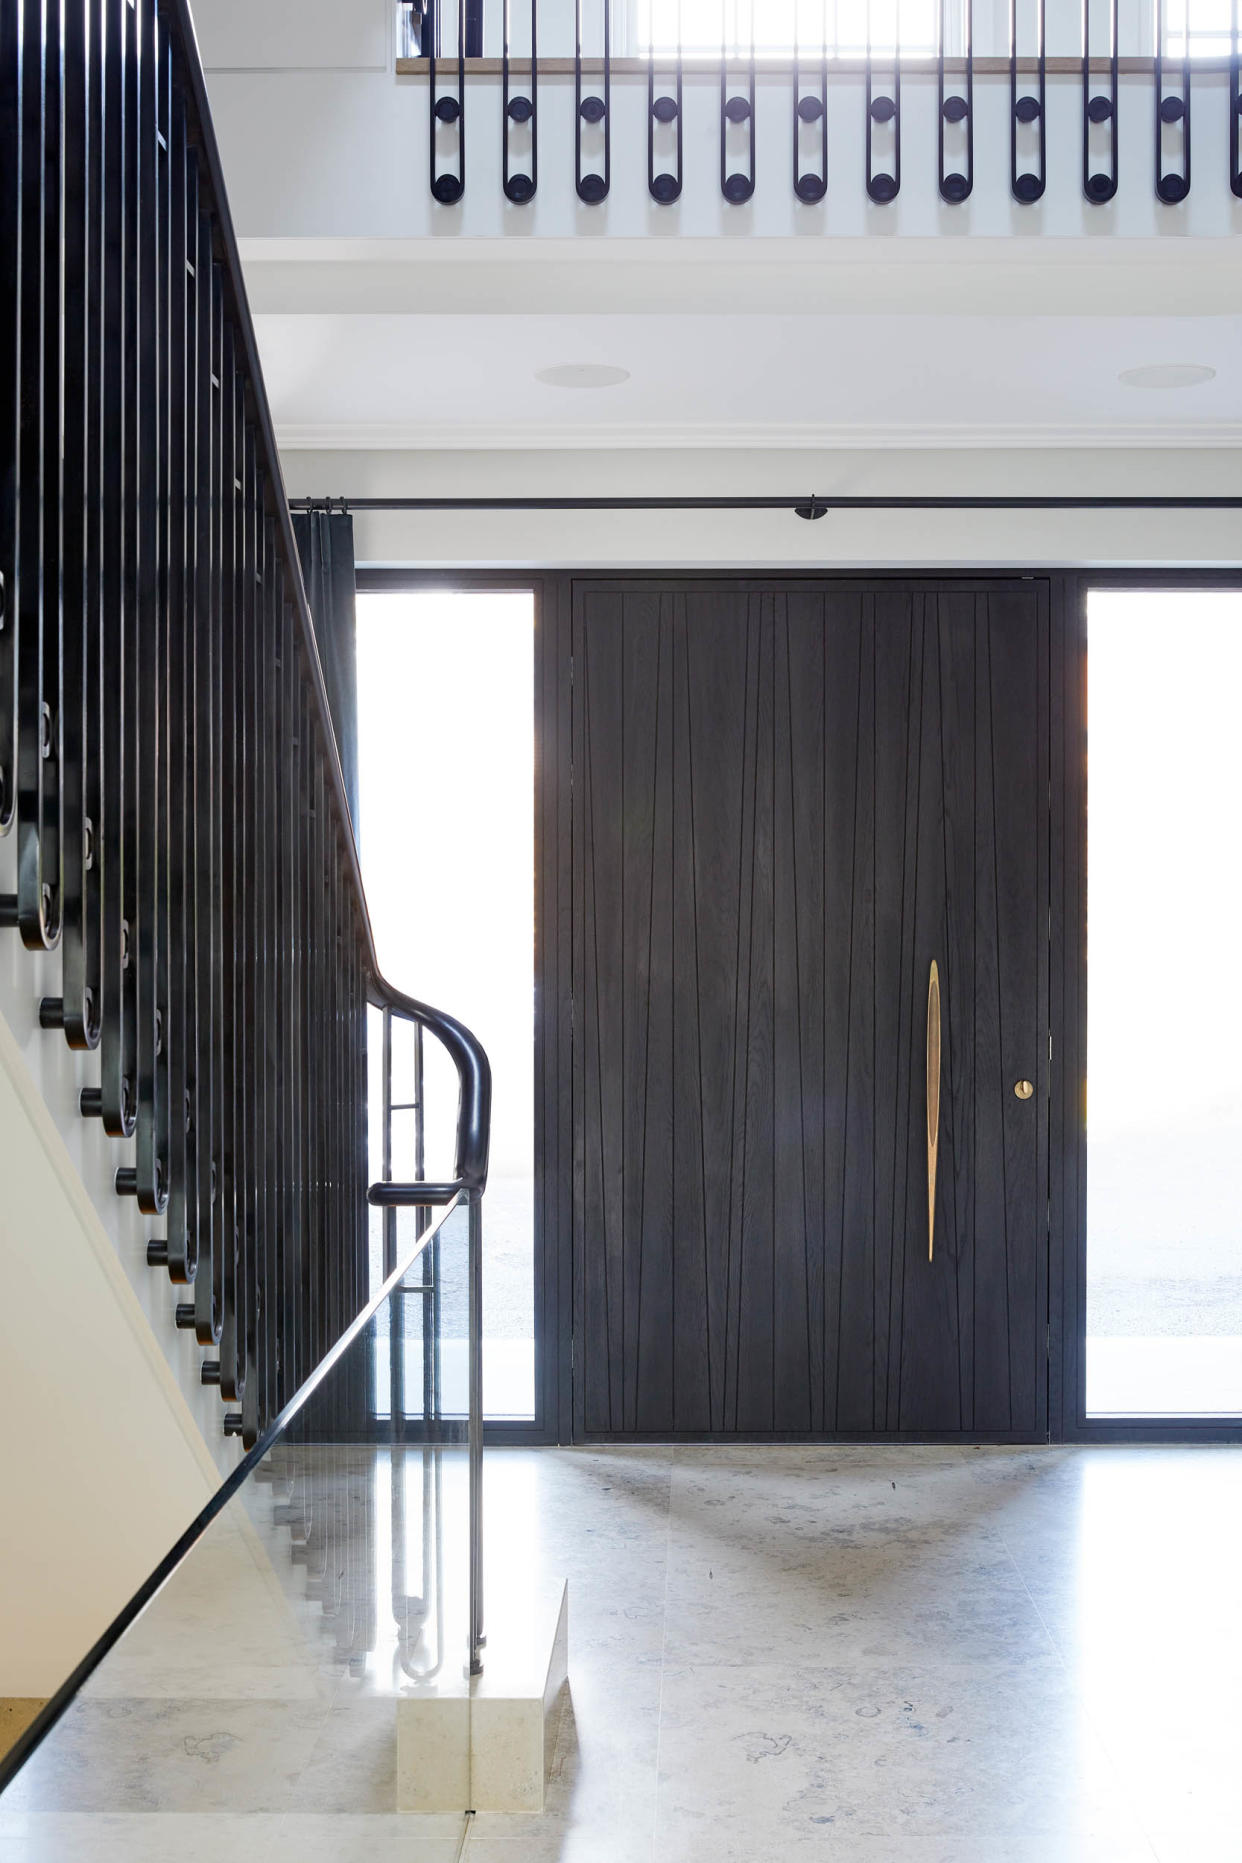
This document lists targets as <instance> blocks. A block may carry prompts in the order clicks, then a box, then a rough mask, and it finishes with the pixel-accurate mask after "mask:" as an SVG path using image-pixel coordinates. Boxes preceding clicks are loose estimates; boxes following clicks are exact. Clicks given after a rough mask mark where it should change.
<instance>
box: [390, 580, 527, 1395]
mask: <svg viewBox="0 0 1242 1863" xmlns="http://www.w3.org/2000/svg"><path fill="white" fill-rule="evenodd" d="M357 625H358V725H359V789H360V804H359V813H360V816H361V822H360V841H361V858H362V867H363V877H364V879H365V882H366V888H367V899H368V901H369V904H370V908H371V918H372V922H373V924H374V927H375V938H376V943H377V945H378V947H379V954H380V962H381V963H382V964H383V965H384V966H385V967H386V971H387V974H388V975H389V976H390V977H391V978H392V979H393V981H394V982H395V983H396V984H397V985H398V987H399V988H402V989H404V990H406V991H407V992H408V993H409V994H410V995H412V996H417V997H419V998H421V999H422V1000H423V1001H426V1002H431V1003H435V1004H437V1005H448V1006H449V1007H451V1009H452V1012H453V1014H454V1015H456V1016H458V1017H459V1018H460V1020H461V1021H463V1022H465V1023H466V1025H467V1026H468V1027H469V1028H471V1029H473V1030H474V1031H475V1032H476V1034H477V1035H478V1037H479V1039H480V1041H481V1042H482V1043H483V1046H484V1047H485V1048H486V1050H487V1052H488V1056H489V1058H490V1060H491V1064H492V1075H493V1082H494V1101H493V1111H492V1145H491V1172H490V1176H489V1178H488V1186H487V1220H486V1223H485V1225H484V1246H485V1250H486V1272H485V1275H484V1290H485V1291H484V1310H483V1323H484V1332H485V1336H486V1341H487V1351H486V1354H485V1358H484V1366H485V1383H484V1404H485V1407H486V1409H487V1411H488V1414H489V1415H491V1416H504V1417H528V1416H531V1415H533V1412H534V1391H535V1382H534V1279H533V1277H534V1263H533V1227H534V1163H533V1160H534V1087H533V1069H534V1048H533V980H532V972H533V936H534V933H533V926H534V861H535V855H534V735H533V725H532V718H533V712H534V612H533V601H532V597H531V596H530V595H529V594H499V593H487V594H453V593H447V592H445V591H441V590H434V591H425V592H414V593H411V592H404V593H400V594H391V595H389V594H383V595H366V594H362V595H359V597H358V624H357ZM467 688H468V689H469V692H470V709H469V719H468V722H467V718H466V714H465V712H464V710H463V707H462V706H461V705H460V704H459V703H458V702H457V701H456V698H455V695H456V694H460V693H462V692H464V691H466V690H467ZM464 822H469V823H470V824H471V830H470V843H469V846H466V845H465V844H464V843H463V840H462V824H463V823H464ZM426 1068H427V1087H426V1093H425V1096H424V1097H425V1102H426V1122H427V1141H426V1142H427V1176H428V1177H429V1178H431V1179H434V1178H436V1177H437V1176H440V1177H449V1176H451V1175H452V1172H451V1168H450V1167H451V1165H452V1153H453V1125H454V1120H455V1117H456V1110H457V1087H456V1078H455V1076H454V1073H453V1070H452V1068H451V1066H450V1065H449V1064H448V1062H447V1060H446V1059H445V1058H444V1055H443V1053H442V1051H441V1050H440V1049H439V1048H438V1045H437V1044H436V1043H435V1042H434V1041H432V1040H428V1041H427V1043H426Z"/></svg>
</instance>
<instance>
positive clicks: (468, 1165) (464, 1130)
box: [370, 969, 492, 1201]
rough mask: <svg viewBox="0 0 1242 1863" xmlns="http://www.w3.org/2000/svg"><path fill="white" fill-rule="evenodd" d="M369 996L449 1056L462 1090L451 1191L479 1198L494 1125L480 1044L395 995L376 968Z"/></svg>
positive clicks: (449, 1019) (439, 1014)
mask: <svg viewBox="0 0 1242 1863" xmlns="http://www.w3.org/2000/svg"><path fill="white" fill-rule="evenodd" d="M371 992H372V993H371V998H370V1000H371V1002H372V1003H374V1005H375V1006H376V1008H377V1009H390V1010H391V1011H392V1012H393V1014H394V1015H397V1016H403V1017H404V1018H405V1020H406V1021H407V1022H416V1023H417V1024H418V1026H419V1027H420V1028H423V1029H426V1030H427V1031H428V1033H429V1034H432V1035H434V1036H435V1038H436V1040H437V1041H438V1042H439V1043H440V1045H441V1047H443V1048H445V1049H446V1050H447V1051H448V1054H449V1056H450V1058H451V1059H452V1062H453V1065H454V1067H455V1068H456V1069H457V1081H458V1086H459V1087H460V1090H461V1098H460V1102H459V1105H458V1112H457V1142H456V1151H455V1157H454V1164H453V1170H454V1176H455V1179H456V1181H455V1183H454V1185H453V1187H452V1188H453V1190H454V1191H457V1190H464V1191H465V1192H466V1193H467V1195H468V1196H471V1197H481V1196H482V1194H483V1192H484V1190H485V1189H486V1188H487V1160H488V1149H489V1144H490V1139H491V1124H492V1069H491V1063H490V1062H489V1061H488V1058H487V1053H486V1051H485V1049H484V1047H483V1045H482V1043H481V1042H480V1041H479V1039H478V1037H477V1036H475V1035H473V1034H472V1033H471V1032H470V1030H469V1029H468V1028H467V1027H466V1026H465V1024H464V1023H462V1022H459V1021H458V1020H457V1018H456V1016H450V1015H447V1014H446V1013H445V1012H444V1010H442V1009H432V1008H430V1007H429V1006H428V1005H427V1004H426V1003H419V1002H415V1000H414V998H413V997H411V996H403V995H402V994H401V992H400V990H394V989H393V987H392V985H391V984H390V983H388V982H386V981H385V979H384V978H383V977H382V976H381V975H380V973H379V971H378V969H375V970H372V972H371ZM375 1200H376V1199H374V1198H373V1199H372V1201H375ZM426 1200H427V1199H424V1201H426ZM411 1201H414V1199H411Z"/></svg>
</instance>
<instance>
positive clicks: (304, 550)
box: [293, 511, 358, 829]
mask: <svg viewBox="0 0 1242 1863" xmlns="http://www.w3.org/2000/svg"><path fill="white" fill-rule="evenodd" d="M293 534H294V536H295V537H296V538H297V544H298V555H299V556H300V557H301V559H302V580H303V582H304V583H305V584H306V599H307V601H308V602H309V603H310V611H311V618H312V620H313V621H314V623H315V640H316V642H317V643H318V646H319V658H320V660H321V661H322V663H323V677H324V684H325V685H326V686H327V688H328V706H329V709H330V711H331V713H332V723H333V725H334V727H335V729H336V741H337V745H338V746H339V749H340V753H341V768H342V770H343V771H344V772H345V793H346V795H347V796H348V797H349V811H350V814H351V815H352V817H353V821H354V827H355V829H357V826H358V656H357V643H356V640H355V629H354V597H355V593H356V590H355V583H354V520H353V519H352V518H351V517H350V516H349V515H348V514H347V513H344V512H339V511H298V512H295V513H294V514H293Z"/></svg>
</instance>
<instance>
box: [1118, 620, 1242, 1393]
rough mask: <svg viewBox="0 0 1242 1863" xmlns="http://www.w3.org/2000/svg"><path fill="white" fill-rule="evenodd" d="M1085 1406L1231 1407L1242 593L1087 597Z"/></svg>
mask: <svg viewBox="0 0 1242 1863" xmlns="http://www.w3.org/2000/svg"><path fill="white" fill-rule="evenodd" d="M1088 683H1089V700H1088V751H1087V756H1088V855H1087V860H1088V908H1087V911H1088V937H1087V962H1088V1012H1087V1018H1088V1027H1087V1034H1088V1061H1087V1079H1088V1091H1087V1171H1088V1176H1087V1412H1088V1415H1089V1416H1093V1417H1114V1416H1139V1417H1161V1416H1168V1417H1191V1416H1237V1415H1242V961H1240V959H1239V935H1240V931H1239V928H1240V927H1242V837H1240V836H1239V828H1238V824H1239V821H1240V820H1242V756H1240V755H1239V736H1238V694H1239V692H1240V691H1242V593H1239V594H1235V593H1231V592H1225V593H1220V592H1215V591H1212V592H1204V591H1185V590H1168V591H1160V592H1142V593H1131V592H1112V591H1109V592H1096V593H1093V594H1092V595H1091V597H1090V603H1089V608H1088Z"/></svg>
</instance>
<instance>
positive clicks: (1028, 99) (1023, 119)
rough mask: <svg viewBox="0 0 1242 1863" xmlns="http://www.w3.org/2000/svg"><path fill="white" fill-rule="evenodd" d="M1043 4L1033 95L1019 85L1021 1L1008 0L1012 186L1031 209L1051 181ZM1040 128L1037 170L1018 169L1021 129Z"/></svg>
mask: <svg viewBox="0 0 1242 1863" xmlns="http://www.w3.org/2000/svg"><path fill="white" fill-rule="evenodd" d="M1044 3H1045V0H1035V6H1036V41H1037V78H1036V89H1035V92H1034V94H1033V95H1032V93H1031V92H1030V91H1023V92H1022V94H1021V95H1019V86H1018V0H1009V186H1010V191H1011V192H1012V194H1013V197H1014V199H1015V200H1016V201H1021V202H1022V204H1023V205H1024V206H1027V207H1029V206H1031V205H1033V203H1034V202H1035V201H1037V200H1039V199H1040V198H1041V197H1042V195H1043V192H1044V188H1045V186H1046V185H1047V179H1048V83H1047V57H1046V53H1045V46H1044ZM1032 123H1034V124H1036V125H1038V128H1037V131H1036V134H1037V137H1038V145H1039V150H1038V161H1037V164H1036V167H1035V168H1034V169H1027V168H1023V169H1022V170H1021V172H1019V167H1018V130H1019V126H1022V127H1024V128H1029V127H1030V125H1031V124H1032Z"/></svg>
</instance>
